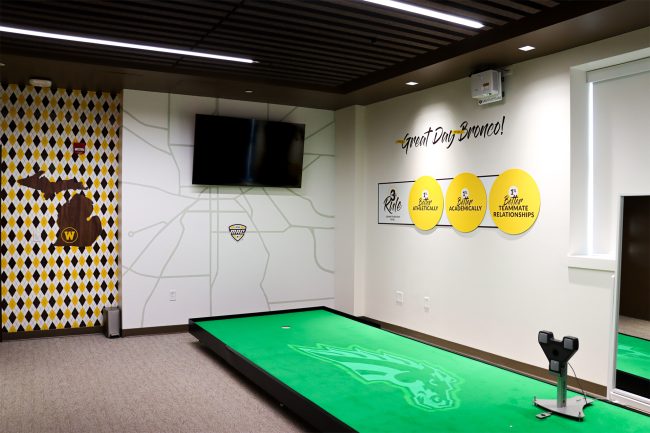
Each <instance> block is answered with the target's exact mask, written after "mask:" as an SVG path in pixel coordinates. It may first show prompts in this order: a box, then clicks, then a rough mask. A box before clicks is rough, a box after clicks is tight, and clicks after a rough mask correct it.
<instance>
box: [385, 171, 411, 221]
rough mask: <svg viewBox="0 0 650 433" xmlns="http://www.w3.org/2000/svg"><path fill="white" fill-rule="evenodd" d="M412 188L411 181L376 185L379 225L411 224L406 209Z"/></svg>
mask: <svg viewBox="0 0 650 433" xmlns="http://www.w3.org/2000/svg"><path fill="white" fill-rule="evenodd" d="M412 186H413V181H406V182H394V183H380V184H377V190H378V198H377V222H378V223H379V224H408V225H411V224H413V221H411V216H410V215H409V212H408V208H407V205H408V197H409V193H410V192H411V187H412Z"/></svg>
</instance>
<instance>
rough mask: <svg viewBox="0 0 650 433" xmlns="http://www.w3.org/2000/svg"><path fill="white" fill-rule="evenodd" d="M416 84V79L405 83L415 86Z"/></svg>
mask: <svg viewBox="0 0 650 433" xmlns="http://www.w3.org/2000/svg"><path fill="white" fill-rule="evenodd" d="M418 84H420V83H418V82H416V81H409V82H408V83H406V85H407V86H417V85H418Z"/></svg>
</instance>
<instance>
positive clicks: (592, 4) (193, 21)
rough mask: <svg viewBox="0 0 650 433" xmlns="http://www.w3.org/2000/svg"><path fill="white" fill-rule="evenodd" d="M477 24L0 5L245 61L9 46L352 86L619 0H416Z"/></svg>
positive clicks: (2, 46)
mask: <svg viewBox="0 0 650 433" xmlns="http://www.w3.org/2000/svg"><path fill="white" fill-rule="evenodd" d="M409 1H410V3H414V4H418V5H421V6H425V7H428V8H431V9H435V10H438V11H441V12H446V13H450V14H454V15H459V16H463V17H466V18H471V19H474V20H478V21H480V22H482V23H483V24H484V25H485V27H483V28H481V29H472V28H469V27H464V26H460V25H456V24H451V23H447V22H443V21H440V20H435V19H431V18H427V17H423V16H418V15H413V14H410V13H406V12H400V11H396V10H394V9H389V8H386V7H382V6H378V5H374V4H370V3H367V2H364V1H360V0H219V1H208V0H191V1H180V0H171V1H166V0H119V1H118V0H113V1H109V0H104V1H97V0H95V1H81V0H65V1H45V0H1V1H0V25H4V26H12V27H21V28H27V29H32V30H41V31H47V32H55V33H65V34H71V35H77V36H88V37H95V38H101V39H109V40H117V41H123V42H131V43H140V44H150V45H157V46H164V47H169V48H177V49H183V50H197V51H204V52H210V53H216V54H226V55H234V56H243V57H249V58H252V59H254V60H255V61H256V63H254V64H239V63H230V62H224V61H216V60H209V59H202V58H197V57H187V56H179V55H173V54H163V53H155V52H147V51H133V50H129V49H123V48H115V47H107V46H99V45H88V44H83V43H75V42H65V41H56V40H48V39H43V38H36V37H31V36H20V35H13V34H9V33H1V34H0V50H1V52H2V53H8V54H14V55H21V56H30V57H37V58H45V59H57V60H65V61H70V62H82V63H91V64H98V65H105V66H115V67H121V68H133V69H144V70H155V71H159V72H173V73H181V74H189V75H199V76H205V77H223V78H225V79H238V80H241V79H243V80H249V81H251V82H262V83H272V84H279V85H284V86H288V87H291V88H297V89H310V90H318V91H325V92H335V93H348V92H352V91H355V90H358V89H361V88H363V87H365V86H368V85H371V84H374V83H377V82H380V81H382V80H386V79H388V78H391V77H395V76H397V75H400V74H403V73H405V72H409V71H411V70H415V69H417V68H420V67H423V66H426V65H430V64H434V63H436V62H439V61H442V60H445V59H448V58H451V57H454V56H458V55H460V54H463V53H466V52H470V51H472V50H475V49H478V48H481V47H483V46H487V45H488V44H493V43H496V42H499V41H502V40H506V39H508V38H511V37H513V36H516V35H519V34H523V33H525V32H530V31H533V30H536V29H538V28H541V27H545V26H549V25H551V24H554V23H556V22H560V21H564V20H567V19H570V18H573V17H575V16H579V15H582V14H585V13H588V12H591V11H593V10H596V9H599V8H602V7H605V6H608V5H611V4H613V3H617V2H616V1H554V0H527V1H516V0H485V1H482V0H478V1H475V0H450V1H425V0H409Z"/></svg>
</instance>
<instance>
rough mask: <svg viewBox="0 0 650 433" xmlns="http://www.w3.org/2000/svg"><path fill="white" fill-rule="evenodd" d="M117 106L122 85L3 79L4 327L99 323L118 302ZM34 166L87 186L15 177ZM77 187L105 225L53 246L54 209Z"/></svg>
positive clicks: (0, 133) (54, 177)
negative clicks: (46, 186)
mask: <svg viewBox="0 0 650 433" xmlns="http://www.w3.org/2000/svg"><path fill="white" fill-rule="evenodd" d="M120 110H121V95H120V94H111V93H100V92H90V91H81V90H66V89H57V90H52V89H38V88H34V87H31V86H18V85H13V84H9V85H2V86H0V128H1V129H0V142H1V144H2V170H1V172H2V174H1V179H0V183H1V189H0V193H1V198H2V215H1V228H2V235H1V241H2V243H1V251H0V253H1V254H0V259H1V263H2V269H1V282H2V289H1V290H0V294H1V300H0V310H1V311H2V331H3V332H21V331H32V330H46V329H61V328H78V327H86V326H100V325H101V323H102V317H101V311H102V309H103V308H104V307H107V306H116V305H117V304H118V301H119V299H118V280H117V278H118V257H117V254H118V165H119V143H120V137H119V133H120V125H121V113H120ZM75 142H83V143H85V144H86V146H85V153H84V154H79V155H78V154H75V152H74V143H75ZM39 171H43V172H44V175H43V176H44V177H46V178H47V179H49V180H50V181H51V182H55V181H58V180H63V179H74V180H76V181H78V182H81V184H83V185H86V186H87V189H85V190H83V189H66V190H63V191H60V192H57V193H56V194H54V196H53V197H46V196H45V194H44V193H43V192H41V191H37V190H35V189H32V188H30V187H27V186H24V185H20V184H19V183H18V180H19V179H24V178H26V177H28V176H31V175H34V174H35V173H38V172H39ZM76 194H84V195H85V196H86V197H88V198H89V199H90V200H91V201H92V202H93V214H92V215H93V216H95V215H96V216H98V217H99V219H100V221H101V223H102V231H101V233H100V235H99V236H98V237H97V239H96V240H95V241H94V243H93V244H92V245H90V246H87V247H71V246H65V247H61V246H54V243H55V242H56V240H57V233H58V231H59V227H58V224H57V222H56V221H57V216H58V215H57V214H58V209H59V207H60V206H61V205H62V204H64V203H66V202H67V201H68V200H70V199H71V198H72V197H73V196H74V195H76Z"/></svg>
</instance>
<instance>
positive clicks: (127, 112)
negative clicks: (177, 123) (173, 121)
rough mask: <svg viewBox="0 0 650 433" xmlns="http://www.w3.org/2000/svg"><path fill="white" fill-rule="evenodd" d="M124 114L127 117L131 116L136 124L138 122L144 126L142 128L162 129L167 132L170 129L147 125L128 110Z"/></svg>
mask: <svg viewBox="0 0 650 433" xmlns="http://www.w3.org/2000/svg"><path fill="white" fill-rule="evenodd" d="M124 114H126V115H127V116H129V117H130V118H132V119H133V120H135V121H136V122H138V123H139V124H140V125H142V126H146V127H147V128H154V129H162V130H166V129H168V128H167V127H166V126H156V125H150V124H148V123H145V122H143V121H142V120H140V119H138V118H137V117H136V116H134V115H133V114H131V112H129V111H128V110H124ZM168 120H169V119H168ZM168 125H169V123H168Z"/></svg>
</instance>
